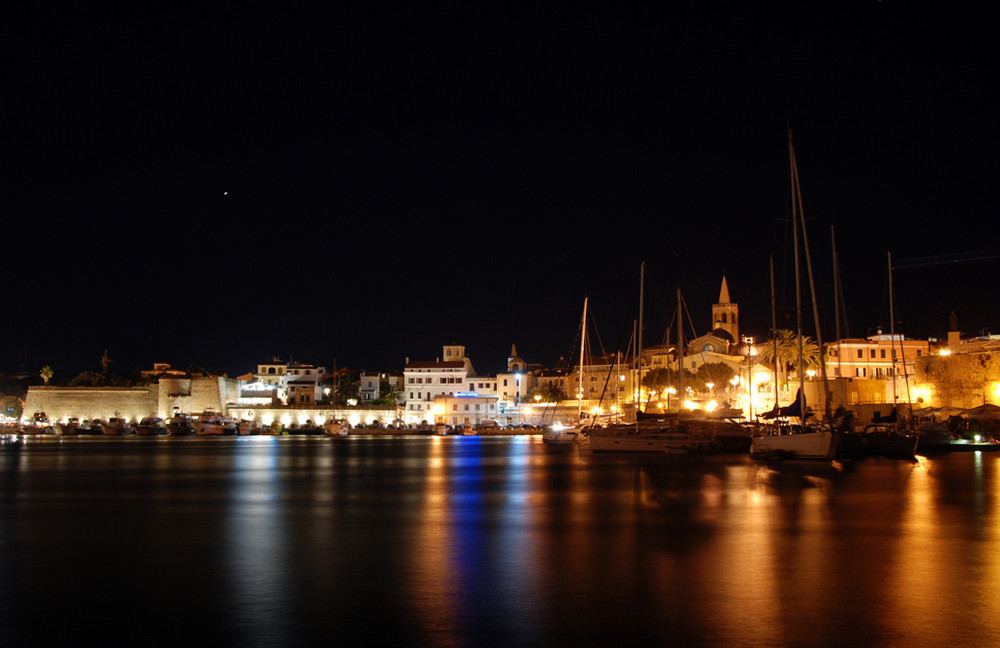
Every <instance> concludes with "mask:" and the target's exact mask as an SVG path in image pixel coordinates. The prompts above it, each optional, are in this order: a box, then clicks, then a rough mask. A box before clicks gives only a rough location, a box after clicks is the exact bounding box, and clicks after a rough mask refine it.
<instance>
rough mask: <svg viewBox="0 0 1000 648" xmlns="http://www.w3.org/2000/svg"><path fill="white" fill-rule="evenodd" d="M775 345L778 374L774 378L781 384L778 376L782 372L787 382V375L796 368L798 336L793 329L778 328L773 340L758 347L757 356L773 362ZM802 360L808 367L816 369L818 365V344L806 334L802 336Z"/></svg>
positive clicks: (764, 360)
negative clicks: (758, 352) (776, 348)
mask: <svg viewBox="0 0 1000 648" xmlns="http://www.w3.org/2000/svg"><path fill="white" fill-rule="evenodd" d="M775 346H777V347H778V352H777V356H778V374H779V375H778V376H777V377H776V378H778V380H779V384H781V380H780V376H781V374H782V373H784V375H785V380H784V382H785V383H787V382H788V376H789V375H791V373H792V371H793V370H795V369H798V365H799V337H798V335H796V334H795V331H789V330H788V329H780V330H778V331H777V332H776V335H775V339H774V340H772V341H770V342H768V343H767V344H764V345H761V346H760V347H759V348H760V355H759V356H758V357H759V358H760V360H761V361H762V362H767V363H771V364H773V363H774V357H775V351H774V347H775ZM802 361H803V364H804V365H805V366H806V368H808V369H818V368H819V366H820V363H819V345H818V344H816V341H815V340H813V339H812V338H811V337H809V336H808V335H805V336H803V337H802Z"/></svg>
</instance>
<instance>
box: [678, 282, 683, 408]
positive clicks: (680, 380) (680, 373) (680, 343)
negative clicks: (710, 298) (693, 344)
mask: <svg viewBox="0 0 1000 648" xmlns="http://www.w3.org/2000/svg"><path fill="white" fill-rule="evenodd" d="M682 309H683V306H682V305H681V287H680V286H677V381H678V385H679V387H680V390H679V391H678V392H677V404H678V409H679V410H683V409H684V311H683V310H682Z"/></svg>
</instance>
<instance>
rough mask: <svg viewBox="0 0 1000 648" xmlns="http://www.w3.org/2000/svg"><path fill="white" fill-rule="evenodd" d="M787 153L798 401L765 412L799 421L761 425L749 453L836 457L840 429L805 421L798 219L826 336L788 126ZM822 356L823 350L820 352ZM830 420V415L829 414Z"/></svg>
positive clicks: (819, 338)
mask: <svg viewBox="0 0 1000 648" xmlns="http://www.w3.org/2000/svg"><path fill="white" fill-rule="evenodd" d="M788 157H789V166H790V173H791V185H792V187H791V189H792V201H791V203H792V232H793V236H792V238H793V239H794V251H795V270H794V272H795V306H796V320H797V329H798V331H797V332H798V347H799V348H798V351H799V353H798V355H799V370H798V374H799V390H798V393H797V395H796V399H795V403H793V404H792V405H789V406H788V407H785V408H781V407H779V406H778V404H777V403H775V406H774V410H772V411H771V412H769V413H768V414H765V415H764V418H786V419H787V418H797V419H798V420H799V424H798V425H790V424H785V425H767V426H762V427H761V428H760V429H759V430H758V432H757V433H756V434H754V435H753V436H752V437H751V439H750V456H752V457H755V458H765V459H769V458H795V459H833V457H834V455H835V454H836V452H837V443H838V441H839V439H840V433H839V432H837V431H836V430H834V429H833V427H832V426H830V425H824V426H821V427H808V426H806V425H805V420H806V417H807V414H806V396H805V391H804V390H803V389H802V387H801V385H802V376H803V375H805V372H804V369H805V367H804V362H803V353H802V347H803V337H802V290H801V285H800V272H799V265H800V264H799V223H800V221H801V229H802V240H803V248H804V249H805V255H806V268H807V270H808V273H809V288H810V291H811V293H812V300H813V314H814V317H815V323H816V342H817V344H818V345H819V348H820V349H822V348H823V339H822V336H821V334H820V327H819V311H818V309H817V307H816V306H817V304H816V288H815V285H814V283H813V276H812V264H811V263H810V260H809V245H808V238H807V236H806V231H805V217H804V216H803V214H802V192H801V190H800V187H799V171H798V166H797V164H796V162H795V147H794V146H793V144H792V131H791V129H789V130H788ZM820 357H821V359H822V353H821V354H820ZM820 373H821V374H822V377H823V383H824V387H825V389H824V392H825V396H826V403H825V407H826V410H827V412H828V413H829V409H830V390H829V388H828V387H826V381H827V376H826V367H825V366H824V367H822V368H821V371H820ZM825 418H826V421H827V422H828V421H829V419H830V417H829V416H826V417H825Z"/></svg>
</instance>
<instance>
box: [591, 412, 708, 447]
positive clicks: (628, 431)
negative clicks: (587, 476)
mask: <svg viewBox="0 0 1000 648" xmlns="http://www.w3.org/2000/svg"><path fill="white" fill-rule="evenodd" d="M715 447H716V446H715V435H714V431H713V429H712V427H711V426H705V425H701V424H700V423H699V422H695V421H685V420H683V419H677V420H669V419H663V420H661V419H640V421H639V423H638V425H636V424H635V423H631V424H624V423H623V424H618V425H609V426H608V427H603V428H602V427H595V428H592V429H591V430H590V449H591V450H593V451H594V452H660V453H663V452H665V453H668V454H680V453H685V452H711V451H713V450H714V449H715Z"/></svg>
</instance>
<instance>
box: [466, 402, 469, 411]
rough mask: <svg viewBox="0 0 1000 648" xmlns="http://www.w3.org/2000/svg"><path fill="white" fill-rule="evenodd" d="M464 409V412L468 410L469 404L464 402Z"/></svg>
mask: <svg viewBox="0 0 1000 648" xmlns="http://www.w3.org/2000/svg"><path fill="white" fill-rule="evenodd" d="M465 411H466V412H468V411H469V404H468V403H466V404H465Z"/></svg>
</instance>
